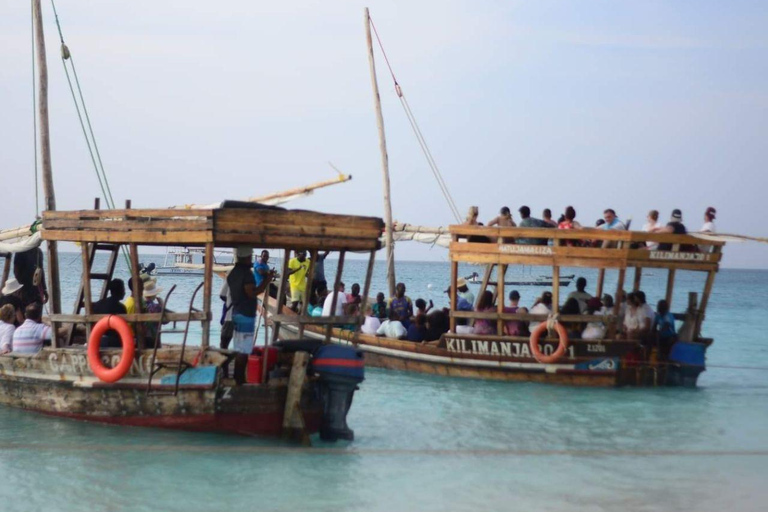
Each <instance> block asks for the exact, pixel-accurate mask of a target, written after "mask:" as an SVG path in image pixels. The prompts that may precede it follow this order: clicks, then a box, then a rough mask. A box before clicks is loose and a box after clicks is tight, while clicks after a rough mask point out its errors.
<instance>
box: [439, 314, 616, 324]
mask: <svg viewBox="0 0 768 512" xmlns="http://www.w3.org/2000/svg"><path fill="white" fill-rule="evenodd" d="M451 316H452V317H454V318H471V319H475V320H480V319H482V320H497V319H501V320H505V321H509V320H520V321H523V322H540V321H542V320H546V319H547V318H548V317H549V315H547V314H531V313H497V312H491V311H485V312H484V311H454V312H452V313H451ZM613 318H614V317H613V315H561V316H560V319H561V320H563V321H569V322H605V323H608V321H609V320H611V319H613Z"/></svg>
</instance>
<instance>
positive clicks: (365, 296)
mask: <svg viewBox="0 0 768 512" xmlns="http://www.w3.org/2000/svg"><path fill="white" fill-rule="evenodd" d="M375 262H376V251H371V255H370V256H369V257H368V268H367V269H366V271H365V284H364V285H363V298H362V301H361V302H360V312H359V315H360V318H361V319H363V320H364V319H365V310H366V308H367V307H368V294H369V293H371V278H372V276H373V264H374V263H375ZM360 325H361V324H360V323H358V324H357V325H356V326H355V333H358V332H360Z"/></svg>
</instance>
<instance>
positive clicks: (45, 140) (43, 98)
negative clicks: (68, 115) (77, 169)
mask: <svg viewBox="0 0 768 512" xmlns="http://www.w3.org/2000/svg"><path fill="white" fill-rule="evenodd" d="M32 15H33V17H34V25H35V30H34V32H35V54H36V58H37V116H38V127H39V140H40V164H41V170H42V180H43V194H44V195H45V209H46V210H49V211H53V210H55V209H56V194H55V192H54V188H53V171H52V169H51V167H52V165H51V138H50V128H49V125H48V61H47V59H46V55H45V32H44V29H43V13H42V10H41V6H40V0H32ZM35 151H37V148H35ZM35 186H37V183H35ZM47 249H48V251H47V252H48V296H49V297H48V298H49V300H50V308H51V314H53V315H57V314H60V313H61V289H60V287H59V284H60V278H59V251H58V247H57V242H55V241H52V240H48V244H47ZM56 327H57V326H56V323H55V322H51V331H52V332H53V336H51V345H52V346H53V347H54V348H56V347H57V346H58V343H57V340H56V330H57V329H56Z"/></svg>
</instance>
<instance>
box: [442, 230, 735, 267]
mask: <svg viewBox="0 0 768 512" xmlns="http://www.w3.org/2000/svg"><path fill="white" fill-rule="evenodd" d="M449 229H450V233H451V238H452V240H451V245H450V251H451V261H454V262H473V263H491V264H500V265H544V266H559V267H587V268H616V269H626V268H630V267H651V268H668V269H672V268H674V269H680V270H699V271H705V272H708V271H717V269H718V265H719V262H720V259H721V258H722V246H723V245H725V242H720V241H713V240H704V239H701V238H696V237H694V236H691V235H673V234H669V233H646V232H642V231H619V230H603V229H594V228H587V229H549V228H507V227H503V228H499V227H484V226H465V225H454V226H450V228H449ZM470 237H473V238H472V239H471V240H472V241H471V242H469V241H468V240H470ZM474 237H487V239H488V243H482V242H480V243H478V242H476V241H475V240H476V238H474ZM519 238H539V239H545V240H551V241H552V245H527V244H526V245H524V244H515V243H514V239H519ZM569 240H591V241H599V242H600V243H599V244H598V245H603V244H605V245H607V247H575V246H572V245H568V243H567V242H568V241H569ZM645 242H658V243H664V244H670V245H671V246H672V247H671V250H669V251H661V250H648V249H646V248H645ZM685 246H698V247H699V248H701V249H702V250H699V251H698V252H695V251H686V250H684V249H685Z"/></svg>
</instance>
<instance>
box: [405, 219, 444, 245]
mask: <svg viewBox="0 0 768 512" xmlns="http://www.w3.org/2000/svg"><path fill="white" fill-rule="evenodd" d="M392 235H393V236H394V239H395V242H401V241H413V242H420V243H423V244H429V245H439V246H440V247H445V248H448V247H449V246H450V245H451V235H450V232H449V231H448V228H444V227H438V228H433V227H427V226H417V225H414V224H406V223H403V222H395V225H394V228H393V229H392Z"/></svg>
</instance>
